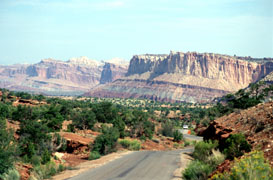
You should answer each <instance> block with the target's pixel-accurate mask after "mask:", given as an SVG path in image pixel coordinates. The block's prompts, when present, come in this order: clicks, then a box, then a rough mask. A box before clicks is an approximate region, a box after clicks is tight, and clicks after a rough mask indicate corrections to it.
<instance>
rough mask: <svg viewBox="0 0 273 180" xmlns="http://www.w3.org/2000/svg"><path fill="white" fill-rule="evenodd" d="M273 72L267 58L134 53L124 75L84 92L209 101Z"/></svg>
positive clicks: (170, 99)
mask: <svg viewBox="0 0 273 180" xmlns="http://www.w3.org/2000/svg"><path fill="white" fill-rule="evenodd" d="M272 71H273V60H272V59H269V58H268V59H266V58H264V59H255V58H251V57H236V56H227V55H220V54H213V53H196V52H187V53H183V52H171V53H170V54H169V55H153V54H145V55H136V56H133V58H132V59H131V61H130V65H129V69H128V72H127V74H126V77H123V78H120V79H118V80H116V81H114V82H112V83H110V84H107V85H104V86H99V87H96V88H95V89H93V90H92V91H91V92H89V93H86V94H85V95H87V96H95V97H125V98H128V97H130V98H149V99H153V100H160V101H173V102H174V101H187V102H208V101H211V100H212V99H213V98H215V97H220V96H223V95H225V94H227V93H230V92H235V91H237V90H239V89H241V88H245V87H247V86H248V85H249V83H252V82H256V81H258V80H260V79H261V78H263V77H264V76H266V75H267V74H269V73H270V72H272Z"/></svg>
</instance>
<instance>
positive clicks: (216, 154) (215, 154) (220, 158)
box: [206, 149, 225, 168]
mask: <svg viewBox="0 0 273 180" xmlns="http://www.w3.org/2000/svg"><path fill="white" fill-rule="evenodd" d="M224 160H225V155H224V154H222V153H221V152H220V151H219V150H214V149H213V150H212V154H211V155H210V156H208V158H207V162H206V163H208V164H210V165H211V166H212V167H213V168H216V167H217V166H218V165H219V164H221V163H222V162H224Z"/></svg>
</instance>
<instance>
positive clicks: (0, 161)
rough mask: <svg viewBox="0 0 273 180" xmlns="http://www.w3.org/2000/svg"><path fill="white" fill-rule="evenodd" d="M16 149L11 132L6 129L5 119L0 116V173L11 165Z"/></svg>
mask: <svg viewBox="0 0 273 180" xmlns="http://www.w3.org/2000/svg"><path fill="white" fill-rule="evenodd" d="M16 151H17V146H16V143H15V142H14V138H13V132H12V131H9V130H6V120H5V119H3V118H2V117H0V174H3V173H5V172H7V171H8V170H9V169H10V168H12V167H13V162H14V161H15V157H16Z"/></svg>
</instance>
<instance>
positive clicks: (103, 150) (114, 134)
mask: <svg viewBox="0 0 273 180" xmlns="http://www.w3.org/2000/svg"><path fill="white" fill-rule="evenodd" d="M118 138H119V131H118V129H116V128H113V127H111V128H105V129H103V132H102V134H101V135H99V136H97V137H96V139H95V141H94V144H93V148H92V151H97V152H99V153H100V154H102V155H106V154H109V153H111V152H114V151H115V149H116V145H117V141H118Z"/></svg>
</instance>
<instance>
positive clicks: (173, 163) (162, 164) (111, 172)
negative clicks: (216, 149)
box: [69, 149, 193, 180]
mask: <svg viewBox="0 0 273 180" xmlns="http://www.w3.org/2000/svg"><path fill="white" fill-rule="evenodd" d="M192 151H193V149H184V150H176V151H138V152H133V153H131V154H128V155H126V156H123V157H121V158H119V159H116V160H114V161H112V162H110V163H108V164H106V165H103V166H101V167H98V168H95V169H91V170H89V171H86V172H84V173H82V174H80V175H78V176H75V177H73V178H70V179H69V180H89V179H90V180H117V179H118V180H153V179H155V180H170V179H172V178H173V172H174V171H175V169H177V168H178V165H179V162H180V153H181V152H192Z"/></svg>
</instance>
